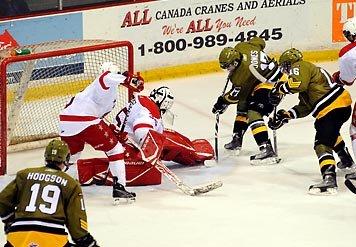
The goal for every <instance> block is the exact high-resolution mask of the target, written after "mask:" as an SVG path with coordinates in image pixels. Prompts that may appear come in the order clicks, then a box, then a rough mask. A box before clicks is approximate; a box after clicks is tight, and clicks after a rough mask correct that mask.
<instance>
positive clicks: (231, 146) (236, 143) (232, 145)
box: [224, 133, 242, 155]
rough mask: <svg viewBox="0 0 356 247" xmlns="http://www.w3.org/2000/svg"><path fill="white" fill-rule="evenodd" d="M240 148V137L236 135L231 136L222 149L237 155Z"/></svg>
mask: <svg viewBox="0 0 356 247" xmlns="http://www.w3.org/2000/svg"><path fill="white" fill-rule="evenodd" d="M241 147H242V137H241V136H239V134H238V133H235V134H233V136H232V140H231V142H229V143H226V144H225V145H224V148H225V149H226V150H228V151H229V152H231V153H233V154H235V155H239V154H240V151H241Z"/></svg>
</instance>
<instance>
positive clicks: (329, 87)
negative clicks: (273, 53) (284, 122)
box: [279, 61, 351, 118]
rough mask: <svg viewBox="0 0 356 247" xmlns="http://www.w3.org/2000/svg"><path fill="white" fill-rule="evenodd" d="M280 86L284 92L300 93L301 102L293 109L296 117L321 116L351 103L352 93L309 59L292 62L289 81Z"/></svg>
mask: <svg viewBox="0 0 356 247" xmlns="http://www.w3.org/2000/svg"><path fill="white" fill-rule="evenodd" d="M279 88H280V92H281V93H283V94H293V93H299V103H298V105H296V106H294V107H293V108H292V109H291V112H292V115H293V116H292V117H294V118H301V117H305V116H307V115H308V114H312V115H313V116H314V117H316V118H321V117H323V116H325V115H326V114H327V113H328V112H330V111H331V110H333V109H335V108H341V107H346V106H349V105H351V96H350V94H349V93H348V92H347V91H346V90H344V89H343V88H342V87H340V86H338V85H336V84H335V83H333V81H332V79H331V77H330V75H329V74H328V73H327V72H326V71H325V70H324V69H322V68H320V67H317V66H316V65H314V64H312V63H310V62H307V61H298V62H296V63H294V64H292V67H291V70H290V74H289V76H288V81H287V82H285V83H284V84H283V85H281V86H280V87H279Z"/></svg>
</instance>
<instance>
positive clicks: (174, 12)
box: [83, 0, 352, 69]
mask: <svg viewBox="0 0 356 247" xmlns="http://www.w3.org/2000/svg"><path fill="white" fill-rule="evenodd" d="M334 2H340V4H341V5H337V6H336V5H335V4H336V3H334ZM341 2H342V1H341V0H339V1H337V0H281V1H274V0H259V1H226V0H225V1H224V0H217V1H208V0H200V1H189V0H181V1H157V2H150V3H142V4H137V5H126V6H121V7H112V8H108V9H105V11H104V10H93V11H87V12H85V13H84V15H83V24H84V30H83V35H84V37H85V38H99V37H101V38H102V37H106V38H107V39H119V40H130V41H131V42H132V43H133V44H134V47H135V49H136V50H135V54H136V56H135V58H136V61H135V64H136V67H138V69H151V68H159V67H161V66H171V65H178V64H189V63H192V62H201V61H212V60H215V59H217V57H218V54H219V52H220V51H221V49H222V48H223V47H225V46H234V45H235V44H236V43H237V42H241V41H246V40H249V39H251V38H252V37H255V36H259V37H262V38H264V39H265V40H266V43H267V46H266V51H268V52H281V51H282V50H283V49H287V48H289V47H292V46H293V47H296V48H299V49H301V50H323V49H332V48H335V47H337V48H338V47H339V44H335V43H333V38H332V21H333V19H332V13H333V11H332V10H333V9H334V8H339V9H340V8H345V7H343V6H344V5H343V4H345V2H347V1H345V0H344V1H343V2H344V3H341ZM349 2H352V1H349ZM349 4H350V3H349ZM334 5H335V6H334ZM340 6H341V7H340ZM337 11H338V10H335V13H338V12H337ZM340 11H341V10H340ZM350 11H351V10H349V12H350ZM349 15H352V14H351V13H349ZM339 21H342V19H340V18H339ZM340 25H341V24H340Z"/></svg>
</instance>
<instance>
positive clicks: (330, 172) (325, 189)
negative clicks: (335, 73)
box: [268, 48, 354, 194]
mask: <svg viewBox="0 0 356 247" xmlns="http://www.w3.org/2000/svg"><path fill="white" fill-rule="evenodd" d="M279 63H280V66H281V71H282V72H283V73H285V74H287V75H288V81H279V82H277V83H276V84H275V86H274V88H273V89H272V90H271V93H270V101H271V103H274V104H276V105H277V104H278V103H279V101H280V97H281V96H282V95H287V94H294V93H299V103H298V105H296V106H293V107H292V108H291V109H290V110H289V111H286V110H279V111H278V112H277V114H276V117H275V119H272V118H271V119H270V121H269V122H268V125H269V126H270V128H272V129H278V128H280V127H281V126H283V125H284V124H286V123H288V121H289V120H290V119H295V118H302V117H305V116H307V115H309V114H312V116H313V117H314V118H315V122H314V128H315V130H316V135H315V142H314V150H315V152H316V155H317V156H318V160H319V166H320V171H321V175H322V178H323V180H322V182H321V183H318V184H314V185H311V186H310V187H309V193H310V194H335V193H336V192H337V183H336V164H335V159H334V156H333V151H335V152H336V153H337V154H338V156H339V158H340V162H339V163H338V165H337V166H338V167H339V168H341V169H347V168H353V167H354V163H353V160H352V158H351V156H350V154H349V152H348V150H347V148H346V147H345V142H344V141H343V139H342V137H341V136H340V129H341V126H342V125H343V124H344V123H345V122H346V121H347V120H348V119H349V117H350V115H351V101H352V100H351V96H350V94H349V92H347V91H346V90H345V89H344V88H343V87H341V86H339V85H337V84H336V83H334V82H333V80H332V78H331V76H330V75H329V74H328V73H327V72H326V71H325V70H324V69H322V68H319V67H317V66H315V65H314V64H312V63H310V62H307V61H304V60H303V55H302V53H301V52H300V51H299V50H297V49H295V48H291V49H288V50H286V51H285V52H283V53H282V55H281V57H280V59H279ZM350 170H352V169H350Z"/></svg>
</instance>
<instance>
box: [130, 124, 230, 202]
mask: <svg viewBox="0 0 356 247" xmlns="http://www.w3.org/2000/svg"><path fill="white" fill-rule="evenodd" d="M129 141H130V142H131V143H132V144H133V145H134V146H135V147H136V148H137V149H138V150H139V151H140V153H141V157H142V160H144V161H145V162H148V163H150V164H152V165H153V166H154V167H156V168H157V170H158V171H159V172H161V173H162V174H163V175H164V176H165V177H167V178H168V179H169V180H170V181H172V182H173V183H175V185H176V186H177V187H178V189H180V190H181V191H182V192H183V193H184V194H186V195H190V196H197V195H200V194H204V193H207V192H209V191H212V190H215V189H217V188H220V187H221V186H222V185H223V183H222V182H221V181H215V182H210V183H208V184H206V185H201V186H198V187H191V186H189V185H187V184H185V183H184V182H183V181H182V180H181V179H180V178H179V177H178V176H177V175H176V174H175V173H174V172H172V171H171V170H170V169H169V168H168V167H167V166H165V165H164V164H163V163H162V161H161V160H159V156H160V153H161V151H162V150H160V149H162V148H160V147H159V145H158V144H157V141H161V142H162V141H164V139H162V137H161V136H160V134H159V133H157V132H156V131H153V130H150V131H149V132H148V133H147V136H146V138H145V140H144V141H143V143H142V147H143V149H141V148H140V147H139V145H138V144H137V143H136V142H135V141H134V140H132V139H131V138H129Z"/></svg>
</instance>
